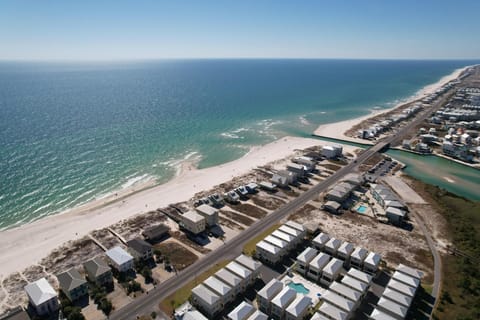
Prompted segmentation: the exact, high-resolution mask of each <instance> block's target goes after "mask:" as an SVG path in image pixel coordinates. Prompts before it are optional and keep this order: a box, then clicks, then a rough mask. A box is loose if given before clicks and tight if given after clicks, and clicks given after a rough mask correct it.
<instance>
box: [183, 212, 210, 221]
mask: <svg viewBox="0 0 480 320" xmlns="http://www.w3.org/2000/svg"><path fill="white" fill-rule="evenodd" d="M182 217H183V218H184V219H187V220H189V221H192V222H194V223H198V222H200V221H202V220H204V219H205V218H204V217H203V216H202V215H200V214H198V213H197V212H196V211H193V210H190V211H187V212H185V213H184V214H183V215H182Z"/></svg>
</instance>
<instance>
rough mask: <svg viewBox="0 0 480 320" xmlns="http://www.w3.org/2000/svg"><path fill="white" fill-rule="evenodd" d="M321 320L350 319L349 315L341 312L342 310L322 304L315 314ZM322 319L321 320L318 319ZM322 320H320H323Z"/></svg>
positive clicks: (328, 304)
mask: <svg viewBox="0 0 480 320" xmlns="http://www.w3.org/2000/svg"><path fill="white" fill-rule="evenodd" d="M317 313H318V314H319V315H320V316H321V317H323V319H329V320H348V319H350V315H349V314H348V313H347V312H345V311H343V310H342V309H340V308H338V307H337V306H335V305H333V304H331V303H328V302H326V301H325V302H324V303H322V305H321V306H320V308H319V309H318V312H317ZM320 319H322V318H320ZM323 319H322V320H323Z"/></svg>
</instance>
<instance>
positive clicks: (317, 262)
mask: <svg viewBox="0 0 480 320" xmlns="http://www.w3.org/2000/svg"><path fill="white" fill-rule="evenodd" d="M330 259H331V256H330V255H328V254H326V253H324V252H320V253H319V254H318V255H317V256H316V257H315V258H313V259H312V261H310V263H309V265H308V271H307V278H310V279H312V280H314V281H319V280H320V278H321V277H322V270H323V268H324V267H325V266H326V265H327V263H328V262H329V261H330Z"/></svg>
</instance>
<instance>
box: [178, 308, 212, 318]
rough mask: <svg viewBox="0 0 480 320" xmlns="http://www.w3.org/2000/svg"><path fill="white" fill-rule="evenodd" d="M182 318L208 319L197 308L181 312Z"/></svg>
mask: <svg viewBox="0 0 480 320" xmlns="http://www.w3.org/2000/svg"><path fill="white" fill-rule="evenodd" d="M182 320H208V318H206V317H205V316H204V315H203V314H201V313H200V311H198V310H190V311H187V312H185V313H184V314H183V318H182Z"/></svg>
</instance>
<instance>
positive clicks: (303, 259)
mask: <svg viewBox="0 0 480 320" xmlns="http://www.w3.org/2000/svg"><path fill="white" fill-rule="evenodd" d="M317 254H318V252H317V250H315V249H313V248H310V247H308V248H306V249H305V250H303V252H302V253H300V254H299V255H298V256H297V264H296V266H295V269H296V271H297V272H298V273H300V274H302V275H304V276H305V275H306V273H307V272H308V265H309V264H310V262H311V261H312V260H313V258H315V257H316V256H317Z"/></svg>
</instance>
